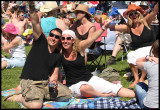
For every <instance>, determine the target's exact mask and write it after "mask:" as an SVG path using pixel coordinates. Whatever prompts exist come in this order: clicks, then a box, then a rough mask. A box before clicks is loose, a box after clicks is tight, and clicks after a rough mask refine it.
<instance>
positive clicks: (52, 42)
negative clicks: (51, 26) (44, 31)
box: [47, 30, 61, 47]
mask: <svg viewBox="0 0 160 110" xmlns="http://www.w3.org/2000/svg"><path fill="white" fill-rule="evenodd" d="M60 38H61V34H60V33H59V32H57V31H55V30H52V31H51V32H50V34H49V35H48V38H47V41H48V45H49V46H51V47H52V46H57V45H58V44H59V42H60Z"/></svg>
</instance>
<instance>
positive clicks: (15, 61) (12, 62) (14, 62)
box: [1, 57, 26, 68]
mask: <svg viewBox="0 0 160 110" xmlns="http://www.w3.org/2000/svg"><path fill="white" fill-rule="evenodd" d="M2 61H7V67H6V68H14V67H23V66H24V64H25V61H26V58H20V57H17V58H16V57H14V58H13V57H11V58H1V63H2Z"/></svg>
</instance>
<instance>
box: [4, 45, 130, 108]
mask: <svg viewBox="0 0 160 110" xmlns="http://www.w3.org/2000/svg"><path fill="white" fill-rule="evenodd" d="M30 49H31V46H26V55H28V53H29V51H30ZM2 54H3V55H5V56H7V57H9V56H10V55H9V54H7V53H5V52H4V51H2ZM109 56H110V55H107V56H106V61H108V59H109ZM99 58H100V57H99ZM99 58H98V59H99ZM121 58H122V51H120V52H119V53H118V55H117V58H116V60H117V62H116V64H115V65H111V67H113V68H114V69H116V70H117V71H118V72H119V73H120V76H121V83H122V85H123V87H125V88H128V86H129V85H130V84H131V82H128V81H127V80H126V79H124V78H123V75H124V74H125V73H127V72H129V71H131V70H130V68H129V65H128V64H127V59H126V58H125V59H124V60H123V62H122V59H121ZM98 61H99V60H98ZM104 61H105V58H104V56H103V58H102V60H101V63H100V67H101V68H102V69H103V66H102V64H103V63H104ZM89 63H90V62H87V64H89ZM22 69H23V68H13V69H4V70H1V91H3V90H8V89H11V88H15V87H16V86H18V85H19V83H20V78H19V77H20V75H21V72H22ZM89 70H90V71H94V70H95V66H94V65H92V66H91V68H89ZM130 99H131V98H121V100H123V101H127V100H130ZM3 100H4V97H2V96H1V108H3V109H8V108H14V109H15V108H18V109H20V105H19V104H18V103H17V102H6V101H3Z"/></svg>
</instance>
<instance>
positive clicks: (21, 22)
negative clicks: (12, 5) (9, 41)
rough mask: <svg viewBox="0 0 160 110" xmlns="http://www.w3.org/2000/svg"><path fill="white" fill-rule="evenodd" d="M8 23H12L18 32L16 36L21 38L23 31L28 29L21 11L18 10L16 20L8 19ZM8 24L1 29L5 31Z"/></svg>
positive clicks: (26, 21)
mask: <svg viewBox="0 0 160 110" xmlns="http://www.w3.org/2000/svg"><path fill="white" fill-rule="evenodd" d="M8 23H13V24H14V25H15V26H16V27H18V28H19V30H20V32H19V34H18V35H20V36H22V35H23V33H24V31H25V30H26V29H27V28H28V27H27V23H28V20H27V19H26V18H24V12H23V10H19V11H18V13H17V18H13V19H10V20H9V22H8ZM8 23H6V24H5V25H4V26H3V28H2V29H5V28H6V25H7V24H8Z"/></svg>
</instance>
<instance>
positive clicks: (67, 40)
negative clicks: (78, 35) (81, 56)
mask: <svg viewBox="0 0 160 110" xmlns="http://www.w3.org/2000/svg"><path fill="white" fill-rule="evenodd" d="M61 42H62V46H63V48H64V49H66V50H67V49H71V48H72V45H73V43H74V42H75V39H74V38H72V36H71V35H69V34H63V35H62V38H61Z"/></svg>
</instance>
